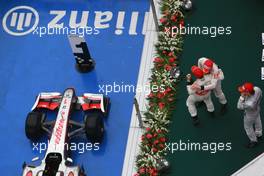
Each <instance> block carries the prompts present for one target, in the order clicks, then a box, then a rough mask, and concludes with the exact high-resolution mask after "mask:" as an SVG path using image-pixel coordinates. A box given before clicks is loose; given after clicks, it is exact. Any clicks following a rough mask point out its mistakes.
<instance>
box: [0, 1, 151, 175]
mask: <svg viewBox="0 0 264 176" xmlns="http://www.w3.org/2000/svg"><path fill="white" fill-rule="evenodd" d="M0 4H1V5H0V19H1V30H0V42H1V46H0V86H1V88H0V117H1V121H0V129H1V133H0V141H1V145H0V158H1V160H0V170H1V175H5V176H9V175H10V176H14V175H17V176H18V175H21V173H22V167H21V166H22V163H23V162H24V161H30V160H31V159H32V158H33V157H35V156H39V154H38V151H33V150H32V144H31V142H30V141H29V140H28V139H27V138H26V136H25V133H24V122H25V118H26V115H27V113H28V112H29V110H30V108H31V106H32V105H33V103H34V100H35V96H36V95H37V94H38V93H39V92H41V91H60V92H63V90H64V89H65V88H67V87H74V88H75V89H76V92H77V94H79V95H80V94H82V93H84V92H95V93H97V92H98V91H99V88H98V85H103V84H113V82H116V83H119V84H134V85H135V84H136V82H137V76H138V69H139V64H140V58H141V52H142V47H143V40H144V36H143V35H142V34H141V30H142V26H143V20H144V14H145V12H146V11H147V10H148V8H149V4H148V1H138V0H126V1H124V0H99V1H95V0H93V1H84V0H78V1H73V0H72V1H69V0H68V1H57V0H53V1H52V0H49V1H46V0H45V1H44V0H41V1H38V2H36V1H35V2H33V1H17V2H16V1H8V2H1V3H0ZM21 5H27V6H31V7H33V8H34V9H36V10H37V11H38V13H39V16H40V23H39V26H41V25H42V26H46V25H47V23H48V21H50V20H51V19H52V16H51V15H50V14H49V11H50V10H66V11H67V15H66V18H64V19H63V21H62V22H64V23H65V25H66V26H67V24H68V23H69V22H68V21H69V14H70V11H71V10H78V11H80V12H81V11H83V10H88V11H90V16H89V23H90V24H93V21H94V11H111V12H113V19H112V20H111V22H110V28H108V29H105V30H100V34H99V35H94V36H91V35H87V36H86V41H87V43H88V45H89V48H90V51H91V54H92V56H93V58H95V60H96V63H97V65H96V69H95V70H94V71H92V72H91V73H89V74H79V73H78V72H76V70H75V69H74V62H75V61H74V59H73V55H72V53H71V48H70V45H69V42H68V39H67V36H66V35H53V36H44V37H42V38H40V37H38V36H35V35H33V34H29V35H26V36H22V37H16V36H12V35H9V34H7V33H6V32H5V31H4V30H3V27H2V19H3V16H4V14H5V13H6V12H7V11H8V10H9V9H11V8H13V7H15V6H21ZM118 11H125V12H126V16H125V23H124V25H125V29H124V33H123V34H122V35H120V36H117V35H115V34H114V30H115V25H116V18H117V13H118ZM132 11H138V12H139V19H138V26H137V31H138V35H134V36H131V35H128V27H129V24H130V18H131V13H132ZM109 96H110V98H111V102H112V106H111V112H110V115H109V117H108V119H107V121H106V124H105V127H106V130H107V133H106V137H105V141H104V142H103V144H102V145H101V148H100V150H99V151H96V152H95V151H93V152H90V151H87V152H85V153H84V154H74V156H73V159H74V161H75V163H76V164H81V163H83V165H84V167H85V170H86V171H87V173H88V175H89V176H105V175H111V176H118V175H121V171H122V165H123V160H124V154H125V147H126V141H127V136H128V128H129V124H130V116H131V112H132V104H133V96H134V93H111V94H109ZM40 156H43V154H42V155H40Z"/></svg>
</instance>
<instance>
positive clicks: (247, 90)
mask: <svg viewBox="0 0 264 176" xmlns="http://www.w3.org/2000/svg"><path fill="white" fill-rule="evenodd" d="M238 91H239V92H240V94H241V95H242V96H244V97H247V96H250V95H253V94H254V93H255V91H254V85H253V84H252V83H249V82H246V83H244V84H243V85H242V86H239V87H238Z"/></svg>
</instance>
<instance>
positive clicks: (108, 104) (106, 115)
mask: <svg viewBox="0 0 264 176" xmlns="http://www.w3.org/2000/svg"><path fill="white" fill-rule="evenodd" d="M110 106H111V104H110V98H109V97H104V108H105V113H103V115H104V116H105V117H108V114H109V110H110Z"/></svg>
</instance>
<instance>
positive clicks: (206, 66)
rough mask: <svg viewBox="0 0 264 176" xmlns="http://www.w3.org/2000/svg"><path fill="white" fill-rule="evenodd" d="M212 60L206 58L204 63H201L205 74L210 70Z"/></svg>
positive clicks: (212, 63)
mask: <svg viewBox="0 0 264 176" xmlns="http://www.w3.org/2000/svg"><path fill="white" fill-rule="evenodd" d="M213 65H214V62H213V61H212V60H210V59H208V58H207V59H206V60H205V62H204V64H203V72H204V73H205V74H208V73H210V72H211V70H212V68H213Z"/></svg>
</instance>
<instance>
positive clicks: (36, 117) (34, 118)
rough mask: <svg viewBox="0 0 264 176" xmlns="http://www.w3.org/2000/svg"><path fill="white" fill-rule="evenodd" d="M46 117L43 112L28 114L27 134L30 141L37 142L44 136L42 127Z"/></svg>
mask: <svg viewBox="0 0 264 176" xmlns="http://www.w3.org/2000/svg"><path fill="white" fill-rule="evenodd" d="M45 118H46V115H45V113H41V112H30V113H28V116H27V119H26V124H25V132H26V136H27V138H28V139H30V140H32V141H37V140H38V139H39V138H40V137H41V136H42V134H43V132H44V131H43V129H42V125H43V122H44V121H45Z"/></svg>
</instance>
